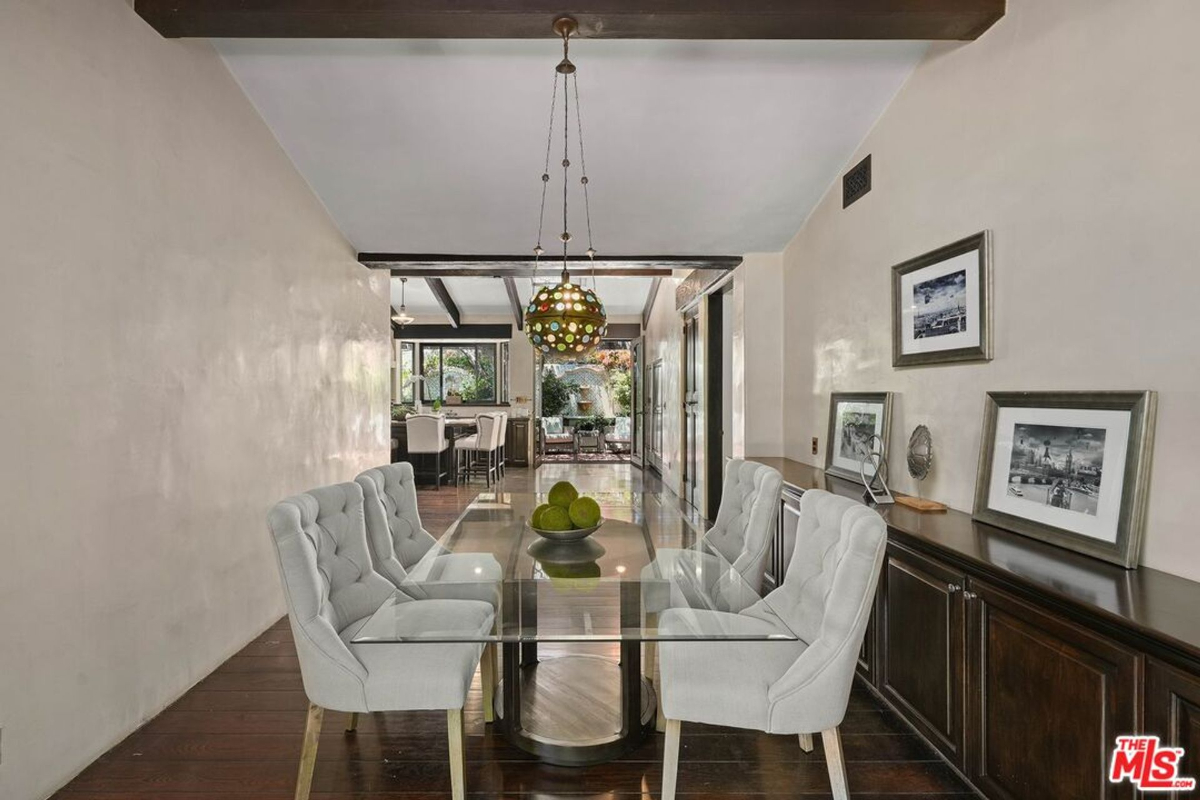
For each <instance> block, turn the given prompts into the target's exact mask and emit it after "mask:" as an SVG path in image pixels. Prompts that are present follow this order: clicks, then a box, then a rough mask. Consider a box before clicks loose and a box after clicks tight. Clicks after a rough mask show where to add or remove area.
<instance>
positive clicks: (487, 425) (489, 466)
mask: <svg viewBox="0 0 1200 800" xmlns="http://www.w3.org/2000/svg"><path fill="white" fill-rule="evenodd" d="M499 423H500V418H499V416H498V415H493V414H480V415H478V416H477V417H475V428H476V432H475V433H473V434H471V435H470V436H464V437H463V438H461V439H459V440H457V441H456V442H455V443H454V463H455V468H456V470H457V471H458V476H459V479H460V480H464V481H465V480H467V479H468V478H469V477H470V476H471V473H473V472H475V471H477V468H478V466H479V465H478V460H479V456H480V454H482V455H483V458H484V464H483V468H482V471H483V479H484V482H485V484H486V485H487V486H491V485H492V480H493V479H498V478H499V473H498V472H497V471H496V464H495V462H496V456H497V454H498V453H499V450H500V425H499Z"/></svg>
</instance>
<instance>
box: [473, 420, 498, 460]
mask: <svg viewBox="0 0 1200 800" xmlns="http://www.w3.org/2000/svg"><path fill="white" fill-rule="evenodd" d="M498 422H499V420H498V419H497V417H496V415H494V414H480V415H478V416H477V417H475V427H476V430H477V432H478V433H477V436H478V438H477V439H476V445H475V448H476V449H477V450H489V451H490V450H495V449H496V448H497V447H499V446H500V427H499V425H498Z"/></svg>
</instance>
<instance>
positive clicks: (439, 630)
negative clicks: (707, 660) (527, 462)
mask: <svg viewBox="0 0 1200 800" xmlns="http://www.w3.org/2000/svg"><path fill="white" fill-rule="evenodd" d="M589 496H591V497H594V498H595V499H596V500H597V501H598V502H599V503H600V507H601V513H602V515H603V519H604V521H603V523H602V524H601V526H600V528H599V529H597V530H596V532H595V533H593V534H591V535H590V536H588V537H587V538H585V539H582V540H581V541H578V542H554V541H550V540H547V539H543V538H542V537H541V536H539V535H538V534H537V533H535V532H534V531H533V529H532V528H530V527H529V524H528V520H529V516H530V514H531V513H532V512H533V510H534V509H535V508H536V507H537V506H538V505H540V504H541V503H544V502H546V498H545V495H544V494H535V493H532V492H531V493H519V492H494V493H484V494H481V495H479V497H477V498H476V499H475V501H474V502H472V503H471V505H470V506H468V507H467V509H466V510H465V511H464V512H463V513H462V515H461V516H460V517H459V518H458V520H457V521H455V523H454V524H453V525H452V526H451V527H450V529H449V530H448V531H447V532H446V534H445V535H444V536H443V537H442V538H441V539H440V540H439V541H438V542H437V544H436V545H434V546H432V547H430V549H429V550H428V551H427V552H426V553H425V554H424V556H422V557H421V558H420V560H419V561H418V562H417V563H415V564H412V566H411V567H410V568H409V569H408V577H407V579H406V580H405V581H404V582H403V583H402V584H401V587H400V589H399V591H397V592H396V593H395V595H393V596H392V598H391V599H389V600H388V601H387V602H385V603H384V604H383V605H382V606H381V607H380V608H379V610H378V611H377V612H375V614H374V615H373V616H372V617H371V618H370V619H369V620H368V621H367V622H366V623H365V624H364V625H363V626H362V628H361V629H360V630H359V631H358V632H357V633H356V634H355V635H354V637H353V638H352V640H351V641H352V642H354V643H356V644H362V643H371V642H454V641H471V642H581V641H582V642H592V641H630V640H632V641H667V640H703V641H710V640H730V641H771V640H778V641H795V640H796V638H797V637H796V635H795V634H794V633H793V632H792V631H791V630H790V629H789V628H788V627H787V625H786V624H785V623H784V622H783V620H782V618H781V617H780V615H779V614H777V613H775V610H774V609H773V608H772V607H771V600H770V598H763V597H761V596H760V594H759V592H758V590H757V587H752V586H750V585H749V584H748V583H747V582H746V580H745V579H743V577H742V576H741V575H740V574H739V573H738V571H737V570H735V569H734V568H733V566H732V564H731V561H732V560H733V559H736V557H737V553H724V552H722V551H721V549H720V548H719V547H718V546H717V544H716V543H715V542H714V541H711V540H710V539H709V538H708V537H706V536H705V534H704V530H703V529H702V528H698V527H697V526H696V525H694V524H693V523H692V522H691V521H689V520H688V519H687V518H686V517H685V515H684V514H683V513H681V512H680V510H679V508H678V506H677V505H673V504H671V503H670V502H669V500H664V499H663V498H662V497H660V496H659V495H658V494H654V493H640V492H631V491H615V492H590V493H589ZM457 600H483V601H486V602H489V603H491V604H492V605H493V607H494V608H495V609H496V614H495V625H494V626H493V627H492V628H491V629H489V630H479V629H477V628H471V626H470V625H469V624H463V625H459V624H457V623H456V622H455V619H456V616H458V614H459V613H460V610H461V604H456V603H455V602H453V601H457ZM414 601H432V602H414ZM446 601H450V602H446ZM456 605H457V606H458V610H456ZM668 612H669V613H668Z"/></svg>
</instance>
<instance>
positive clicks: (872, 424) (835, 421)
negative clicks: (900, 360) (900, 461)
mask: <svg viewBox="0 0 1200 800" xmlns="http://www.w3.org/2000/svg"><path fill="white" fill-rule="evenodd" d="M891 430H892V393H891V392H834V393H833V394H832V395H831V396H830V398H829V437H828V438H827V439H826V440H825V471H826V472H827V473H829V474H830V475H837V476H839V477H842V478H849V479H850V480H853V481H861V480H862V475H861V474H860V472H859V468H860V467H861V466H862V460H863V456H865V455H866V454H867V452H868V448H867V442H868V441H870V439H871V437H872V436H878V437H879V438H880V439H882V440H883V441H884V443H885V444H886V443H887V441H888V436H889V435H890V433H891ZM885 474H886V473H885ZM874 475H875V471H874V470H873V469H871V468H868V469H867V477H868V478H872V477H874Z"/></svg>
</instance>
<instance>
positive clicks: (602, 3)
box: [134, 0, 1005, 40]
mask: <svg viewBox="0 0 1200 800" xmlns="http://www.w3.org/2000/svg"><path fill="white" fill-rule="evenodd" d="M134 9H135V10H136V11H137V13H138V14H140V15H141V16H142V18H143V19H145V20H146V21H147V22H148V23H149V24H150V25H151V26H153V27H154V29H155V30H157V31H158V32H159V33H161V34H162V35H163V36H167V37H184V36H191V37H196V36H204V37H263V38H330V39H333V38H359V39H544V38H553V37H554V33H553V32H552V30H551V24H552V22H553V21H554V19H555V18H557V17H559V16H561V15H562V14H563V13H564V12H569V13H570V14H571V15H572V16H573V17H575V18H576V19H577V20H578V21H579V35H580V36H582V37H584V38H595V39H951V40H955V39H958V40H961V39H976V38H978V37H979V36H980V35H981V34H982V33H983V32H984V31H986V30H987V29H988V28H990V27H991V26H992V25H993V24H995V22H996V21H997V20H998V19H1000V18H1001V17H1003V16H1004V10H1005V0H638V2H637V3H631V2H629V0H577V2H575V3H574V4H569V5H564V4H563V3H562V2H561V0H507V1H506V2H497V0H457V1H456V2H448V0H356V1H355V2H347V0H134Z"/></svg>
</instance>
